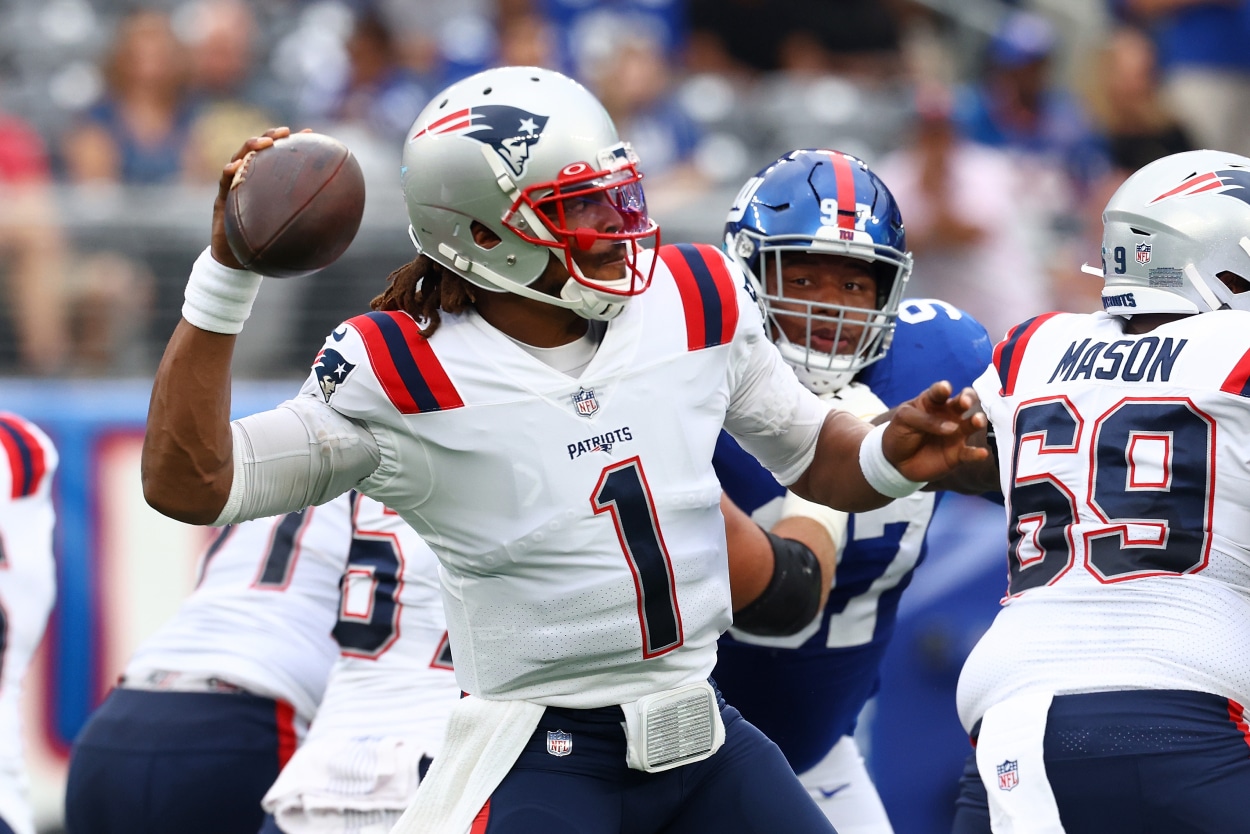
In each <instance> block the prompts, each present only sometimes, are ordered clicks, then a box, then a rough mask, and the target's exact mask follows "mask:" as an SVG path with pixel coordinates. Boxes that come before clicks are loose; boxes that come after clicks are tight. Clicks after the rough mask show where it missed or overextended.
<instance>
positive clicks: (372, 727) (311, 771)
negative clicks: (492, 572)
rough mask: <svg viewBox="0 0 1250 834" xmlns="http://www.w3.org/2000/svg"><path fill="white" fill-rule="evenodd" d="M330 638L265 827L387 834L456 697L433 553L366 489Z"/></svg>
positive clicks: (317, 833)
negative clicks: (319, 688)
mask: <svg viewBox="0 0 1250 834" xmlns="http://www.w3.org/2000/svg"><path fill="white" fill-rule="evenodd" d="M353 526H354V529H355V531H356V542H357V544H356V546H355V547H354V548H353V551H352V557H351V560H350V561H349V564H348V567H347V572H346V574H345V575H344V586H343V587H344V590H343V597H342V604H341V611H340V614H339V622H338V625H337V626H335V630H334V637H335V639H336V640H337V641H338V643H339V646H340V648H341V652H342V653H341V655H340V657H339V659H338V661H337V662H336V663H335V665H334V669H333V670H332V671H331V673H330V680H329V683H328V684H327V686H326V691H325V697H324V698H323V699H322V701H321V706H320V708H319V709H318V710H317V717H316V719H315V720H314V721H313V723H312V727H311V729H310V730H309V732H308V736H307V738H305V740H304V743H303V744H302V745H301V746H300V748H299V750H297V751H296V752H295V755H294V757H292V759H291V761H290V762H288V763H287V765H286V767H284V768H283V770H282V773H281V775H279V777H278V781H277V782H276V783H275V784H274V785H273V787H272V788H270V790H269V792H268V793H267V794H266V795H265V798H264V807H265V810H266V811H268V812H269V814H270V815H271V816H270V817H269V818H268V819H266V822H265V826H264V828H262V829H261V830H262V832H274V834H277V832H284V833H285V834H343V833H344V832H355V833H356V834H372V833H373V832H378V834H385V832H387V831H389V830H390V829H391V826H392V825H393V824H394V823H395V821H396V819H398V818H399V815H400V814H401V813H402V812H403V810H404V808H406V807H407V806H408V803H409V802H411V801H412V796H413V794H414V793H415V792H416V790H417V784H418V781H419V780H420V779H421V778H422V777H423V776H424V775H425V772H426V770H427V769H428V768H429V766H430V762H431V760H432V759H433V757H434V756H435V755H437V753H438V751H439V749H440V748H441V746H442V743H443V736H444V735H445V734H446V731H447V719H448V717H449V716H450V714H451V708H452V707H453V706H454V705H455V703H456V701H458V700H459V698H460V688H459V687H458V686H456V680H455V675H454V674H453V673H452V662H451V661H452V658H451V649H450V646H449V644H448V639H447V623H446V619H445V618H444V617H443V601H442V596H441V593H440V591H439V584H438V567H437V565H438V563H437V559H436V558H435V556H434V553H433V551H431V550H430V548H429V546H428V545H426V544H425V542H423V541H421V538H420V537H419V536H418V535H417V534H416V533H415V532H413V530H412V528H411V527H409V526H408V525H407V524H405V523H404V522H403V520H401V519H400V518H399V516H398V515H397V514H396V513H394V512H392V511H391V510H388V509H386V508H385V507H383V506H382V505H381V504H379V503H378V502H376V501H373V500H372V499H369V498H366V497H364V496H361V497H360V499H359V502H358V510H357V514H356V518H355V522H354V525H353Z"/></svg>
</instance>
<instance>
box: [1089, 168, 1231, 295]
mask: <svg viewBox="0 0 1250 834" xmlns="http://www.w3.org/2000/svg"><path fill="white" fill-rule="evenodd" d="M1102 222H1103V236H1102V261H1103V263H1102V270H1101V271H1099V270H1098V269H1097V268H1095V267H1089V266H1087V267H1085V271H1086V272H1090V273H1092V274H1095V275H1100V276H1101V277H1102V278H1103V282H1104V285H1103V291H1102V304H1103V308H1104V309H1105V310H1106V311H1107V312H1108V313H1112V314H1113V315H1118V316H1132V315H1133V314H1135V313H1205V312H1208V311H1210V310H1218V309H1221V308H1225V307H1231V308H1234V309H1241V310H1250V293H1247V292H1244V290H1246V289H1250V283H1248V282H1250V159H1247V158H1246V157H1244V156H1238V155H1237V154H1232V153H1225V152H1223V151H1208V150H1204V151H1187V152H1185V153H1178V154H1173V155H1171V156H1166V157H1164V158H1163V159H1159V160H1156V161H1155V162H1152V163H1150V164H1149V165H1146V166H1145V167H1143V168H1141V169H1140V170H1138V171H1137V172H1136V173H1134V174H1133V175H1132V176H1131V177H1129V178H1128V179H1127V180H1125V181H1124V183H1123V184H1122V185H1121V186H1120V187H1119V189H1117V190H1116V192H1115V194H1113V195H1112V196H1111V199H1110V200H1109V201H1108V202H1107V207H1106V209H1105V210H1104V211H1103V215H1102Z"/></svg>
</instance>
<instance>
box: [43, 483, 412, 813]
mask: <svg viewBox="0 0 1250 834" xmlns="http://www.w3.org/2000/svg"><path fill="white" fill-rule="evenodd" d="M362 501H363V499H361V500H360V501H358V500H357V496H356V495H355V493H344V494H343V495H342V496H340V497H338V498H336V499H334V500H333V501H330V502H327V503H325V504H323V505H321V506H319V507H312V508H309V509H306V510H304V511H303V512H292V513H288V514H285V515H281V516H276V517H272V518H262V519H257V520H255V521H247V522H243V523H241V524H237V525H232V526H229V527H225V528H223V529H222V531H221V532H220V534H219V535H218V536H217V538H216V539H215V540H214V541H213V542H212V543H211V544H210V545H209V547H208V548H207V549H206V551H205V552H204V554H203V557H202V560H201V564H200V568H199V580H198V583H197V585H196V588H195V590H194V591H193V592H192V593H191V595H190V596H188V597H187V599H186V600H184V601H183V603H182V605H181V606H180V607H179V609H178V612H177V613H176V614H175V615H174V617H173V618H172V619H171V620H170V621H169V622H167V623H166V624H165V625H164V626H162V627H161V628H160V629H159V630H158V631H157V632H156V633H155V634H153V635H152V636H151V637H150V638H149V639H148V640H146V641H145V642H144V643H143V644H142V645H140V646H139V648H138V649H137V650H136V651H135V653H134V654H133V656H132V657H131V658H130V662H129V663H128V664H127V666H126V669H125V672H124V674H123V675H122V677H121V680H120V681H119V683H118V685H117V687H116V688H114V689H113V690H112V691H111V692H110V693H109V695H108V697H107V698H106V699H105V700H104V702H103V703H102V704H101V705H100V706H99V707H98V708H97V709H96V710H95V712H94V713H92V716H91V718H90V720H88V722H87V724H86V726H85V727H84V728H83V729H82V731H81V732H80V733H79V735H78V738H77V739H75V742H74V747H73V749H72V751H71V756H70V768H69V780H68V784H67V789H66V797H65V817H66V825H67V828H68V830H69V831H72V832H77V834H89V832H131V831H179V832H192V834H194V832H203V834H225V832H240V834H242V832H251V834H254V833H255V832H256V831H257V829H259V828H260V825H261V822H262V820H263V816H264V814H263V811H262V810H261V807H260V800H261V797H262V796H263V795H264V793H265V791H266V790H267V789H268V788H269V786H270V785H271V784H272V783H273V780H274V779H275V778H277V776H278V772H279V770H280V769H281V767H282V765H283V764H284V763H285V762H286V761H287V760H288V759H289V758H290V757H291V754H292V753H293V752H294V751H295V748H296V745H297V744H298V742H299V739H300V738H301V737H302V735H303V733H304V731H305V730H306V729H307V727H308V723H309V722H310V721H311V720H312V717H313V714H314V713H315V712H316V710H317V704H318V703H319V702H320V701H321V697H322V692H323V690H324V688H325V685H326V676H327V675H328V674H329V672H330V667H331V665H332V664H333V663H334V659H335V657H336V656H337V654H338V646H337V645H336V644H335V640H334V637H333V636H332V632H334V633H335V634H337V633H338V632H339V630H340V629H342V628H344V627H346V628H354V627H355V626H354V625H353V622H352V621H350V620H348V621H346V622H344V621H342V620H340V615H339V612H340V605H339V579H340V577H341V576H343V573H344V567H345V565H348V563H349V561H350V559H351V558H352V557H353V554H355V553H356V551H357V550H358V549H359V547H358V542H359V535H358V534H357V531H356V530H355V528H354V524H353V514H354V512H356V511H357V509H356V508H357V505H358V504H359V503H361V502H362ZM370 503H374V502H370ZM412 538H413V539H416V538H417V537H416V535H415V534H413V536H412ZM369 543H370V540H368V539H366V540H365V544H366V545H369ZM348 569H349V576H350V575H351V574H350V567H349V568H348ZM393 573H394V571H393V569H392V570H391V574H393ZM391 588H392V590H393V588H394V582H393V579H392V584H391ZM392 607H393V606H392Z"/></svg>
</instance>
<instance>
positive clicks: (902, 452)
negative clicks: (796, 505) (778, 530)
mask: <svg viewBox="0 0 1250 834" xmlns="http://www.w3.org/2000/svg"><path fill="white" fill-rule="evenodd" d="M974 406H975V397H974V395H973V393H972V391H971V390H970V389H969V390H964V391H961V392H960V393H959V394H958V395H956V396H951V386H950V383H948V382H945V381H943V382H936V383H934V384H933V385H931V386H929V388H928V389H927V390H926V391H925V392H924V393H922V394H920V396H918V397H914V398H912V399H910V400H908V401H907V402H905V403H903V404H902V405H900V406H898V408H897V409H896V410H895V411H894V416H893V418H892V419H891V420H890V421H889V423H887V424H886V426H885V430H884V433H883V434H882V435H881V436H880V443H881V447H880V452H881V453H883V454H884V461H885V462H886V463H888V464H889V465H890V466H892V467H893V469H894V470H895V472H894V474H896V475H898V476H901V478H904V479H907V480H910V481H915V482H919V483H925V482H928V481H933V480H937V479H939V478H942V477H944V476H946V475H947V474H949V473H950V472H952V471H953V470H955V469H956V468H957V467H959V466H961V465H963V464H971V463H976V462H979V461H983V460H984V459H985V458H986V457H988V456H989V451H988V450H987V449H985V448H984V447H981V446H974V445H969V443H968V438H969V437H971V436H972V435H973V434H975V433H976V432H977V431H979V430H980V429H983V428H984V427H985V423H986V420H985V415H984V414H983V413H981V412H979V411H977V410H976V409H975V407H974ZM871 431H872V426H871V425H870V424H868V423H865V422H863V421H861V420H859V419H858V418H857V417H855V416H853V415H851V414H849V413H847V412H844V411H833V412H830V413H829V415H828V417H826V418H825V422H824V424H823V425H822V427H821V430H820V435H819V438H818V440H817V443H816V457H815V459H814V460H813V461H812V464H811V465H810V466H809V467H808V468H807V470H806V471H805V472H804V473H803V474H802V475H800V476H799V478H798V480H797V481H795V482H794V483H793V484H791V485H790V489H791V490H792V491H793V492H794V493H795V494H797V495H799V496H801V497H803V498H806V499H807V500H809V501H815V502H816V503H818V504H825V505H826V506H830V507H834V508H835V509H839V510H843V511H845V512H864V511H866V510H872V509H876V508H877V507H883V506H885V505H886V504H888V503H889V502H890V501H891V500H892V499H891V498H890V496H888V495H886V494H884V493H882V492H880V491H878V490H877V489H876V488H875V487H874V486H873V485H872V484H871V483H869V476H868V475H866V474H865V471H864V469H863V467H862V466H861V465H860V461H861V460H862V459H863V458H862V457H861V450H860V446H861V444H863V443H864V441H865V438H867V437H868V435H869V433H870V432H871ZM868 442H869V443H872V442H874V441H873V439H872V438H869V439H868ZM869 474H871V473H869ZM879 483H880V482H878V484H879Z"/></svg>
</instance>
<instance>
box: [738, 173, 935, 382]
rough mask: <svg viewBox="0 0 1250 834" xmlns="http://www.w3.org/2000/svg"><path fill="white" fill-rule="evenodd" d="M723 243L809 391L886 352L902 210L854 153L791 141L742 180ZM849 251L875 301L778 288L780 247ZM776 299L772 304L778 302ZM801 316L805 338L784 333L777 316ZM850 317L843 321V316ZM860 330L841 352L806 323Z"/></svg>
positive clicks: (902, 276) (894, 315)
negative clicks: (829, 300)
mask: <svg viewBox="0 0 1250 834" xmlns="http://www.w3.org/2000/svg"><path fill="white" fill-rule="evenodd" d="M724 245H725V251H726V252H727V253H728V254H729V256H730V257H732V258H733V259H734V261H735V262H737V263H738V265H739V266H741V267H742V269H743V270H744V271H745V272H746V274H747V277H748V279H749V280H750V282H751V286H752V289H753V290H754V291H755V294H756V297H757V298H758V300H759V303H760V309H761V311H762V313H763V315H764V321H765V324H766V326H767V327H768V328H769V330H770V332H771V335H772V337H773V340H774V341H775V342H776V343H777V348H778V349H779V350H780V351H781V355H782V357H783V358H784V359H785V360H786V362H787V363H789V365H790V366H791V367H793V368H794V370H795V373H797V374H798V377H799V379H800V380H801V381H802V382H803V384H804V385H806V386H807V387H808V388H809V389H810V390H811V391H813V392H815V393H817V394H824V393H830V392H833V391H837V390H838V389H839V388H841V387H842V386H844V385H846V384H847V383H848V382H850V381H851V379H852V378H853V377H854V376H855V374H856V373H858V372H859V371H860V370H862V369H863V368H866V367H867V366H869V365H871V364H872V363H873V362H876V361H877V360H879V359H881V357H883V356H885V353H886V351H887V350H888V349H889V345H890V336H891V334H892V333H893V331H894V323H895V321H896V320H897V319H898V304H899V299H901V298H902V297H903V289H904V287H905V286H906V285H907V279H908V278H909V277H910V276H911V269H912V256H911V253H910V252H908V251H907V240H906V235H905V233H904V231H903V220H902V216H901V215H900V214H899V210H898V206H897V204H895V202H894V197H893V195H891V194H890V190H889V189H888V188H886V186H885V183H884V182H882V181H881V179H880V178H879V177H878V176H877V175H876V174H874V173H873V172H872V171H870V170H869V169H868V166H867V165H866V164H865V163H864V162H863V161H861V160H859V159H856V158H855V157H853V156H850V155H848V154H844V153H841V152H839V151H831V150H815V149H806V150H797V151H791V152H790V153H788V154H786V155H784V156H782V157H781V158H780V159H778V160H776V161H775V162H773V163H772V164H770V165H768V166H767V167H766V168H764V169H763V170H762V171H760V172H759V173H758V174H756V175H755V176H754V177H752V178H751V179H750V180H748V181H747V183H746V184H745V185H744V186H743V187H742V190H741V191H739V192H738V196H737V197H736V198H735V199H734V204H733V208H731V209H730V211H729V216H728V218H727V219H726V221H725V244H724ZM785 252H806V253H812V254H824V255H831V256H835V257H840V258H856V259H858V260H862V261H867V262H868V263H869V264H872V267H873V270H872V271H873V275H874V277H875V278H876V283H877V300H876V305H877V306H876V308H875V309H866V308H862V307H847V306H842V305H837V304H823V303H815V302H810V301H803V300H800V299H795V298H787V297H786V296H785V294H784V284H783V282H782V280H781V268H782V259H781V256H782V253H785ZM778 302H781V305H780V306H779V305H778ZM785 317H790V318H791V319H792V320H793V319H794V318H796V317H797V318H799V319H801V320H802V321H803V323H804V325H805V327H806V332H807V339H806V340H804V343H803V344H796V343H794V342H792V341H791V340H790V339H789V338H788V337H787V336H786V334H785V332H784V331H783V329H782V328H781V327H780V325H779V319H782V318H785ZM848 324H849V325H851V326H850V327H846V325H848ZM844 327H845V328H846V331H845V332H847V333H853V332H854V330H855V328H860V335H859V337H858V340H857V341H856V342H855V344H854V346H853V348H852V350H850V351H849V352H847V353H836V354H835V353H824V352H821V351H818V350H816V349H814V348H811V347H810V345H811V342H812V339H811V337H812V333H813V331H824V332H826V333H829V332H832V333H833V334H836V335H835V336H834V337H833V339H832V341H833V343H834V344H836V343H837V342H838V339H839V338H840V337H841V335H842V333H843V332H844Z"/></svg>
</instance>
